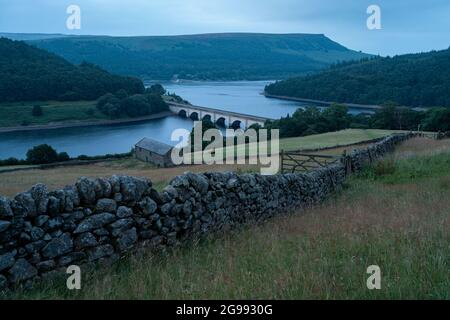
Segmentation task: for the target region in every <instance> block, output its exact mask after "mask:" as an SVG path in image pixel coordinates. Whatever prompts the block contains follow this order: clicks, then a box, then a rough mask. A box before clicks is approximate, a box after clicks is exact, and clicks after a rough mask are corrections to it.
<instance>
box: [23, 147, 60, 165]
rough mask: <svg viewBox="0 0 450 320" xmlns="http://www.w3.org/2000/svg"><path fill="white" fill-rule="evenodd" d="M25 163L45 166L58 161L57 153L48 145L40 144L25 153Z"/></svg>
mask: <svg viewBox="0 0 450 320" xmlns="http://www.w3.org/2000/svg"><path fill="white" fill-rule="evenodd" d="M27 161H28V162H29V163H31V164H46V163H53V162H57V161H58V153H57V152H56V150H55V149H53V148H52V147H51V146H49V145H48V144H41V145H39V146H36V147H34V148H32V149H30V150H28V152H27Z"/></svg>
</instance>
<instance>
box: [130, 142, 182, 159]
mask: <svg viewBox="0 0 450 320" xmlns="http://www.w3.org/2000/svg"><path fill="white" fill-rule="evenodd" d="M136 147H139V148H142V149H145V150H148V151H151V152H154V153H157V154H159V155H162V156H164V155H166V154H167V152H169V151H170V150H172V148H173V147H172V146H170V145H168V144H165V143H162V142H159V141H156V140H153V139H150V138H144V139H142V140H141V141H139V142H138V143H136Z"/></svg>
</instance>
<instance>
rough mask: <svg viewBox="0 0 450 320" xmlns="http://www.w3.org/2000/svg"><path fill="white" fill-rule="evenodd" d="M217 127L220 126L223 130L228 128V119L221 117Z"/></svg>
mask: <svg viewBox="0 0 450 320" xmlns="http://www.w3.org/2000/svg"><path fill="white" fill-rule="evenodd" d="M216 125H218V126H219V127H221V128H226V127H227V119H226V118H225V117H219V118H218V119H217V121H216Z"/></svg>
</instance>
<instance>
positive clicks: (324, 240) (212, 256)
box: [7, 139, 450, 299]
mask: <svg viewBox="0 0 450 320" xmlns="http://www.w3.org/2000/svg"><path fill="white" fill-rule="evenodd" d="M430 141H431V140H428V139H414V140H412V141H408V142H406V143H405V144H403V145H402V146H401V147H400V148H399V149H398V151H397V152H396V153H395V154H394V155H393V156H391V157H387V158H386V159H385V160H383V161H382V162H381V163H382V164H379V165H375V166H373V167H371V168H368V169H367V170H365V171H364V172H363V173H362V174H360V175H359V176H354V177H352V178H351V179H350V180H349V181H348V183H347V185H346V186H345V188H344V190H342V191H341V192H340V193H339V194H337V195H336V196H335V197H332V198H331V199H329V200H328V201H326V202H325V203H324V204H323V205H322V206H319V207H315V208H311V209H306V210H304V211H298V212H293V213H289V214H287V215H286V216H283V217H278V218H275V219H272V220H271V221H269V222H267V223H265V224H262V225H259V226H252V227H247V228H244V229H242V230H238V231H235V232H232V233H228V234H226V235H222V236H219V237H216V238H215V239H209V240H204V241H201V242H199V243H197V244H195V245H191V246H188V247H186V248H178V249H175V250H173V251H172V252H169V253H167V254H166V255H152V254H151V253H145V254H143V255H140V256H133V257H128V258H126V259H124V260H122V261H121V262H120V263H118V264H117V265H115V266H114V267H113V268H112V269H99V270H98V271H96V272H94V273H92V274H84V275H83V282H82V283H83V288H82V290H80V291H76V292H74V291H69V290H67V289H66V288H65V279H61V281H56V282H55V283H44V284H42V285H40V286H38V287H36V288H35V289H33V290H32V291H29V292H16V293H15V294H13V295H12V296H8V297H7V298H32V299H38V298H44V299H55V298H71V299H72V298H74V299H87V298H95V299H104V298H112V299H118V298H121V299H167V298H175V299H177V298H184V299H210V298H241V299H242V298H249V299H251V298H269V299H272V298H283V299H311V298H321V299H340V298H342V299H366V298H367V299H383V298H384V299H412V298H419V299H428V298H431V299H433V298H434V299H435V298H441V299H449V298H450V296H449V291H448V288H449V287H450V280H449V278H448V264H447V263H448V260H447V259H448V243H449V241H450V237H449V222H450V220H449V218H450V215H449V212H450V165H449V164H450V143H449V141H448V140H447V141H431V142H430ZM374 264H375V265H379V266H380V268H381V272H382V279H381V286H382V289H381V290H375V291H370V290H368V289H367V287H366V279H367V277H368V275H367V274H366V269H367V267H368V266H369V265H374Z"/></svg>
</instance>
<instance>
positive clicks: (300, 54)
mask: <svg viewBox="0 0 450 320" xmlns="http://www.w3.org/2000/svg"><path fill="white" fill-rule="evenodd" d="M16 37H17V35H16ZM29 43H32V44H34V45H36V46H38V47H40V48H43V49H46V50H48V51H51V52H54V53H56V54H58V55H60V56H62V57H64V58H65V59H67V60H69V61H70V62H72V63H80V62H82V61H88V62H91V63H94V64H96V65H99V66H101V67H102V68H104V69H106V70H108V71H110V72H113V73H118V74H123V75H134V76H139V77H142V78H147V79H157V80H167V79H172V78H182V79H196V80H256V79H281V78H286V77H289V76H294V75H300V74H306V73H309V72H315V71H318V70H321V69H324V68H326V67H328V66H329V65H330V64H332V63H336V62H338V61H348V60H354V59H361V58H364V57H368V55H367V54H364V53H361V52H356V51H352V50H349V49H347V48H345V47H344V46H342V45H340V44H338V43H336V42H334V41H332V40H330V39H329V38H327V37H326V36H324V35H321V34H252V33H225V34H203V35H185V36H149V37H107V36H70V37H58V36H53V37H50V38H48V39H43V38H40V39H39V38H37V40H36V39H35V40H30V41H29Z"/></svg>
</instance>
